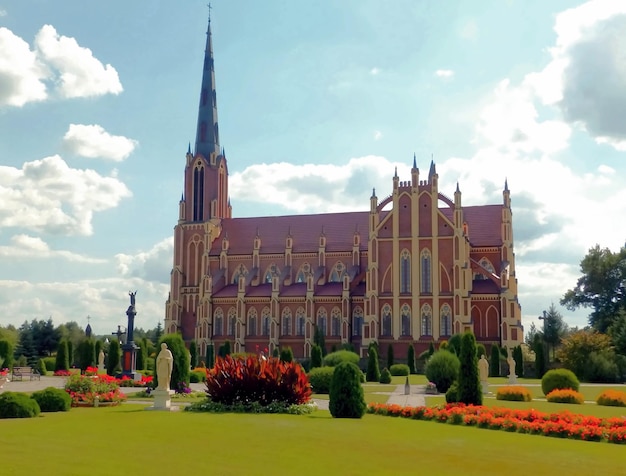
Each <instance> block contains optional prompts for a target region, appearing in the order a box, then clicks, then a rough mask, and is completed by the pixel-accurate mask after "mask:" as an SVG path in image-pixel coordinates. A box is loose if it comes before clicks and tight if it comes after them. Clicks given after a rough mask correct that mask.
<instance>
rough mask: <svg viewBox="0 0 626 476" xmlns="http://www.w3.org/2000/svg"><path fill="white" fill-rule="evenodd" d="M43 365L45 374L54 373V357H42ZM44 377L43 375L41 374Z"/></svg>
mask: <svg viewBox="0 0 626 476" xmlns="http://www.w3.org/2000/svg"><path fill="white" fill-rule="evenodd" d="M43 362H44V365H45V366H46V372H54V370H55V365H56V359H55V358H54V357H44V358H43ZM42 375H45V374H42Z"/></svg>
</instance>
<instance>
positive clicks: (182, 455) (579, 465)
mask: <svg viewBox="0 0 626 476" xmlns="http://www.w3.org/2000/svg"><path fill="white" fill-rule="evenodd" d="M0 429H1V432H0V447H1V448H2V455H3V456H2V460H1V461H0V471H1V474H7V475H9V474H10V475H12V476H21V475H28V476H31V475H33V474H44V473H45V474H53V475H56V476H66V475H67V476H70V475H77V476H79V475H80V476H84V475H87V474H88V475H90V476H100V475H102V476H105V475H106V476H108V475H110V474H137V475H142V474H155V475H162V474H163V475H165V474H210V475H256V474H264V475H265V474H272V475H277V476H278V475H291V474H298V475H309V474H311V475H316V476H318V475H319V474H329V475H335V474H337V475H377V474H381V475H399V474H432V475H448V474H450V475H452V474H454V475H455V476H458V475H459V474H463V475H474V474H475V475H480V476H485V475H490V474H505V475H507V476H515V475H525V476H526V475H528V474H533V475H541V474H553V473H554V470H555V468H557V467H558V471H559V472H563V473H565V474H568V476H573V475H579V474H590V471H591V472H592V473H593V474H605V475H613V474H620V471H622V468H623V464H624V451H625V448H624V447H623V446H619V445H613V444H608V443H589V442H582V441H574V440H565V439H557V438H547V437H542V436H534V435H523V434H515V433H507V432H504V431H493V430H482V429H478V428H473V427H460V426H453V425H450V424H441V423H435V422H424V421H416V420H409V419H401V418H391V417H383V416H377V415H365V417H364V418H363V419H362V420H336V419H333V418H331V417H330V414H329V413H328V412H327V411H318V412H316V413H314V414H313V415H307V416H292V415H241V414H205V413H187V412H171V413H169V412H168V413H166V412H154V411H145V410H144V407H143V406H141V405H131V404H124V405H122V406H120V407H114V408H98V409H95V408H75V409H72V410H71V411H70V412H69V413H61V414H44V415H43V416H41V417H39V418H33V419H23V420H2V421H0ZM621 474H623V473H621Z"/></svg>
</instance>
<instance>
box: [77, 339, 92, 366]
mask: <svg viewBox="0 0 626 476" xmlns="http://www.w3.org/2000/svg"><path fill="white" fill-rule="evenodd" d="M76 351H77V353H78V366H79V367H80V369H81V370H83V371H84V370H86V369H87V367H95V366H96V341H95V340H94V339H92V338H90V337H88V338H87V339H85V340H83V341H81V342H80V344H78V349H76Z"/></svg>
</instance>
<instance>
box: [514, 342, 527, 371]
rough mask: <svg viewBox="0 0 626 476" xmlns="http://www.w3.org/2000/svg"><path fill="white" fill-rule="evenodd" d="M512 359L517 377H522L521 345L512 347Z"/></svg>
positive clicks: (522, 359) (522, 357)
mask: <svg viewBox="0 0 626 476" xmlns="http://www.w3.org/2000/svg"><path fill="white" fill-rule="evenodd" d="M513 359H514V360H515V372H516V373H517V376H518V377H519V378H522V377H524V354H523V352H522V346H521V345H518V346H516V347H513Z"/></svg>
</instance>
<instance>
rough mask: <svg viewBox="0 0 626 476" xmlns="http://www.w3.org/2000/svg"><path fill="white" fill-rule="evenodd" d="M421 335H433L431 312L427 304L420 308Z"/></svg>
mask: <svg viewBox="0 0 626 476" xmlns="http://www.w3.org/2000/svg"><path fill="white" fill-rule="evenodd" d="M421 315H422V335H423V336H431V335H433V312H432V310H431V308H430V306H429V305H428V304H424V305H423V306H422V313H421Z"/></svg>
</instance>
